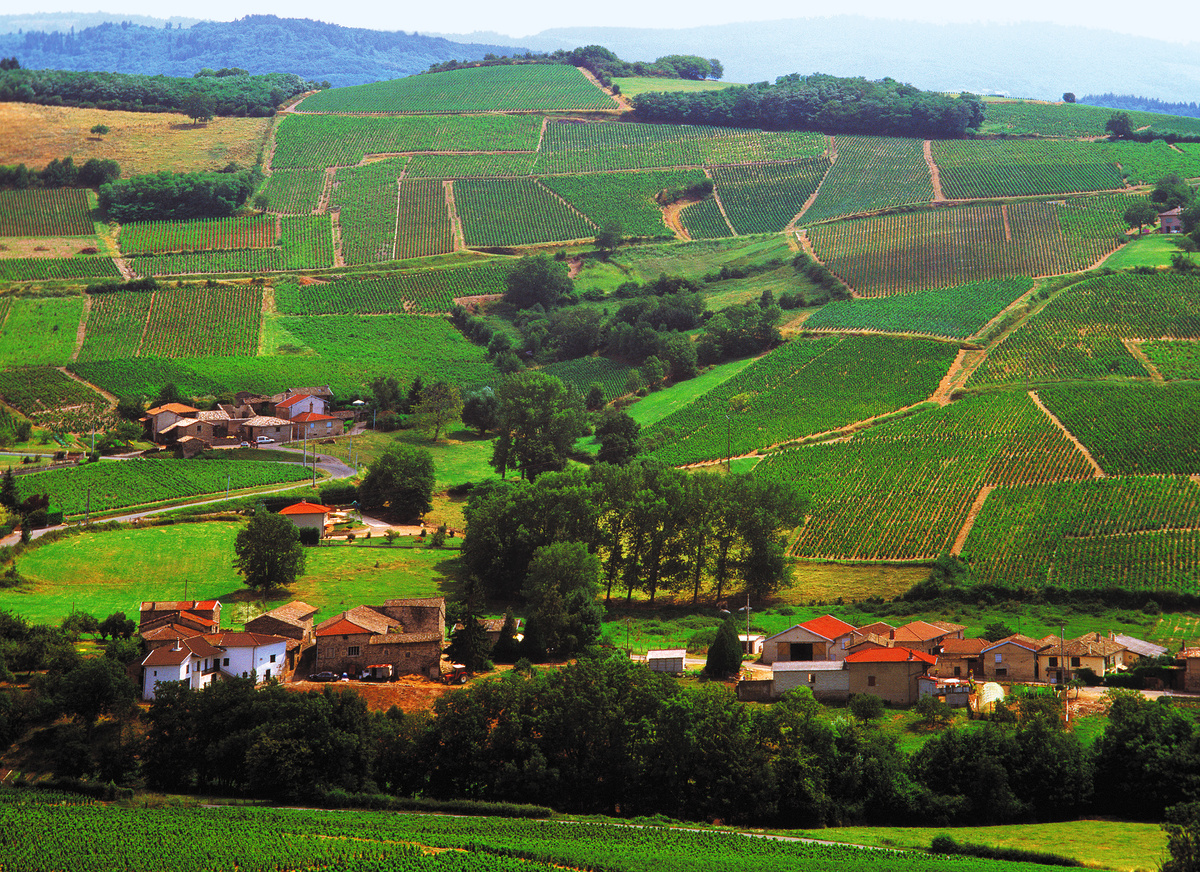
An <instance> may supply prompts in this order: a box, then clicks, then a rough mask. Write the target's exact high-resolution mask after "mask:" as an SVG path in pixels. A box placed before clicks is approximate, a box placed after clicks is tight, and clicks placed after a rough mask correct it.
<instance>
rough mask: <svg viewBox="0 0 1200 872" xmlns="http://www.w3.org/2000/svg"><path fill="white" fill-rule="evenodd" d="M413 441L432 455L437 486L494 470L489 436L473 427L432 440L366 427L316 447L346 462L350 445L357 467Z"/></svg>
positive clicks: (488, 474) (479, 477)
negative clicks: (481, 433)
mask: <svg viewBox="0 0 1200 872" xmlns="http://www.w3.org/2000/svg"><path fill="white" fill-rule="evenodd" d="M397 443H399V444H402V445H414V446H416V447H418V448H424V449H427V450H428V451H429V453H430V454H432V455H433V466H434V472H435V475H436V483H435V485H434V487H435V488H437V489H439V490H440V489H443V488H448V487H453V486H454V485H457V484H462V483H464V482H468V481H482V480H483V479H486V478H495V477H496V473H495V471H494V470H493V469H492V468H491V466H490V465H489V463H490V461H491V459H492V439H491V438H490V437H480V436H478V435H477V434H476V432H475V431H474V430H467V429H465V428H459V429H455V428H452V429H451V430H450V432H448V433H443V434H442V435H441V436H440V437H439V438H438V440H437V441H436V442H434V441H432V440H431V439H430V438H429V437H428V436H426V435H425V434H424V433H422V432H421V431H419V430H400V431H397V432H395V433H377V432H374V431H369V432H366V433H362V434H360V435H358V436H354V437H350V436H339V437H337V439H335V440H334V444H333V445H318V446H317V451H319V452H320V453H321V454H329V455H332V456H334V457H336V458H337V459H338V460H341V461H342V462H343V463H347V464H349V463H350V451H351V449H352V448H353V451H354V460H355V463H356V464H357V466H358V468H359V469H361V470H363V471H365V470H366V468H367V467H368V466H369V465H370V464H371V463H372V462H373V461H374V460H375V459H377V458H378V457H379V456H380V455H381V454H383V452H384V451H385V450H386V449H387V447H388V446H389V445H395V444H397ZM299 445H300V443H299V442H290V443H288V447H289V448H292V447H299Z"/></svg>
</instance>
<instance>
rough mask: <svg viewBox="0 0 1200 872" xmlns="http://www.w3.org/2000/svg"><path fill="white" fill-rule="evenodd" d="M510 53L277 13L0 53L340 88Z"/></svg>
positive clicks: (24, 38)
mask: <svg viewBox="0 0 1200 872" xmlns="http://www.w3.org/2000/svg"><path fill="white" fill-rule="evenodd" d="M510 51H511V49H510V48H508V47H506V46H494V45H475V44H464V43H458V42H451V41H449V40H446V39H442V38H440V37H428V36H419V35H417V34H415V33H413V34H409V33H405V32H403V31H397V32H387V31H380V30H364V29H360V28H350V27H341V26H339V25H336V24H324V23H322V22H318V21H310V20H308V19H301V18H277V17H275V16H274V15H248V16H246V17H245V18H242V19H240V20H238V21H228V22H220V21H205V22H201V23H200V24H197V25H194V26H193V27H188V28H166V27H164V28H156V27H143V26H140V25H135V24H101V25H99V26H97V27H89V28H86V29H84V30H78V31H75V32H73V33H72V32H67V33H60V32H54V33H45V32H40V31H26V32H25V33H23V34H16V33H9V34H0V56H3V57H9V56H14V55H15V56H16V57H17V58H18V59H19V60H20V62H21V66H23V67H26V68H34V69H62V70H102V71H114V72H122V73H149V74H158V73H161V74H164V75H168V76H190V75H192V74H193V73H195V72H197V71H198V70H200V69H202V68H204V67H209V68H212V69H220V68H222V67H240V68H241V69H244V70H248V71H249V72H251V73H252V74H261V73H276V72H283V73H295V74H297V75H299V76H301V77H302V78H305V79H310V80H314V81H327V82H330V83H331V84H332V85H334V86H342V85H357V84H361V83H363V82H375V81H379V80H380V79H393V78H397V77H399V76H408V75H412V74H413V73H419V72H421V71H423V70H426V69H428V68H429V66H430V65H431V64H435V63H441V62H443V61H448V60H455V59H457V60H478V59H481V58H482V57H483V56H484V55H485V54H487V53H488V52H495V53H497V54H506V53H508V52H510Z"/></svg>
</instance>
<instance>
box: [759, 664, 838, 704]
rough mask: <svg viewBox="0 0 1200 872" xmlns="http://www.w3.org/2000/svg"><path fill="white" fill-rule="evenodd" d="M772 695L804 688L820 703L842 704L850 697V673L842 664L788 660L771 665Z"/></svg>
mask: <svg viewBox="0 0 1200 872" xmlns="http://www.w3.org/2000/svg"><path fill="white" fill-rule="evenodd" d="M771 682H772V689H771V695H772V696H774V697H775V698H776V699H778V698H779V697H781V696H783V695H784V694H785V693H787V692H788V691H789V690H795V689H796V688H797V687H807V688H808V689H809V690H811V691H812V693H813V696H814V697H815V698H817V699H819V700H838V701H844V700H846V699H848V698H849V696H850V672H849V670H847V669H846V664H845V662H844V661H841V660H812V661H808V662H805V661H803V660H787V661H781V662H779V663H772V664H771Z"/></svg>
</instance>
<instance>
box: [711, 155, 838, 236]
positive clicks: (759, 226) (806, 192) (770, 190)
mask: <svg viewBox="0 0 1200 872" xmlns="http://www.w3.org/2000/svg"><path fill="white" fill-rule="evenodd" d="M828 169H829V159H828V158H826V157H819V158H807V159H805V160H798V161H792V162H790V163H776V164H756V165H753V166H719V167H713V170H712V173H713V178H714V179H715V180H716V183H717V193H718V195H719V196H720V197H721V203H722V204H723V205H724V206H725V213H726V214H727V215H728V216H729V223H730V224H732V225H733V229H734V230H736V231H737V232H738V233H739V234H742V233H777V232H779V231H780V230H783V229H784V228H785V227H787V226H788V225H789V224H791V222H792V219H793V218H795V217H796V215H797V214H798V213H799V212H800V210H801V209H803V208H804V204H805V203H806V202H808V198H809V197H811V196H812V195H813V192H814V191H816V190H817V185H819V184H820V183H821V179H822V178H823V177H824V176H825V173H826V171H827V170H828Z"/></svg>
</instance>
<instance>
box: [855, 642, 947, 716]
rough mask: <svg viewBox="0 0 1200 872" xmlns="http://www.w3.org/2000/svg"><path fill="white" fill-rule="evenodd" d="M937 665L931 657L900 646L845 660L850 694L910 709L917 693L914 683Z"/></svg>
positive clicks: (864, 653)
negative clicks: (878, 699) (860, 694)
mask: <svg viewBox="0 0 1200 872" xmlns="http://www.w3.org/2000/svg"><path fill="white" fill-rule="evenodd" d="M936 664H937V657H935V656H934V655H932V654H926V653H925V652H924V651H913V650H911V649H909V648H903V647H900V646H896V647H893V648H875V649H871V650H867V651H858V652H856V653H854V654H850V655H848V656H847V657H846V671H847V672H848V673H849V676H850V694H851V695H852V696H853V695H854V694H858V693H869V694H872V695H873V696H878V697H880V698H881V699H882V700H883V701H884V702H890V703H893V704H896V705H912V704H913V703H915V702H916V701H917V698H918V693H919V688H918V687H917V679H918V678H919V677H920V676H922V675H925V674H926V673H927V672H928V671H929V670H930V669H931V668H932V667H933V666H934V665H936Z"/></svg>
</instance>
